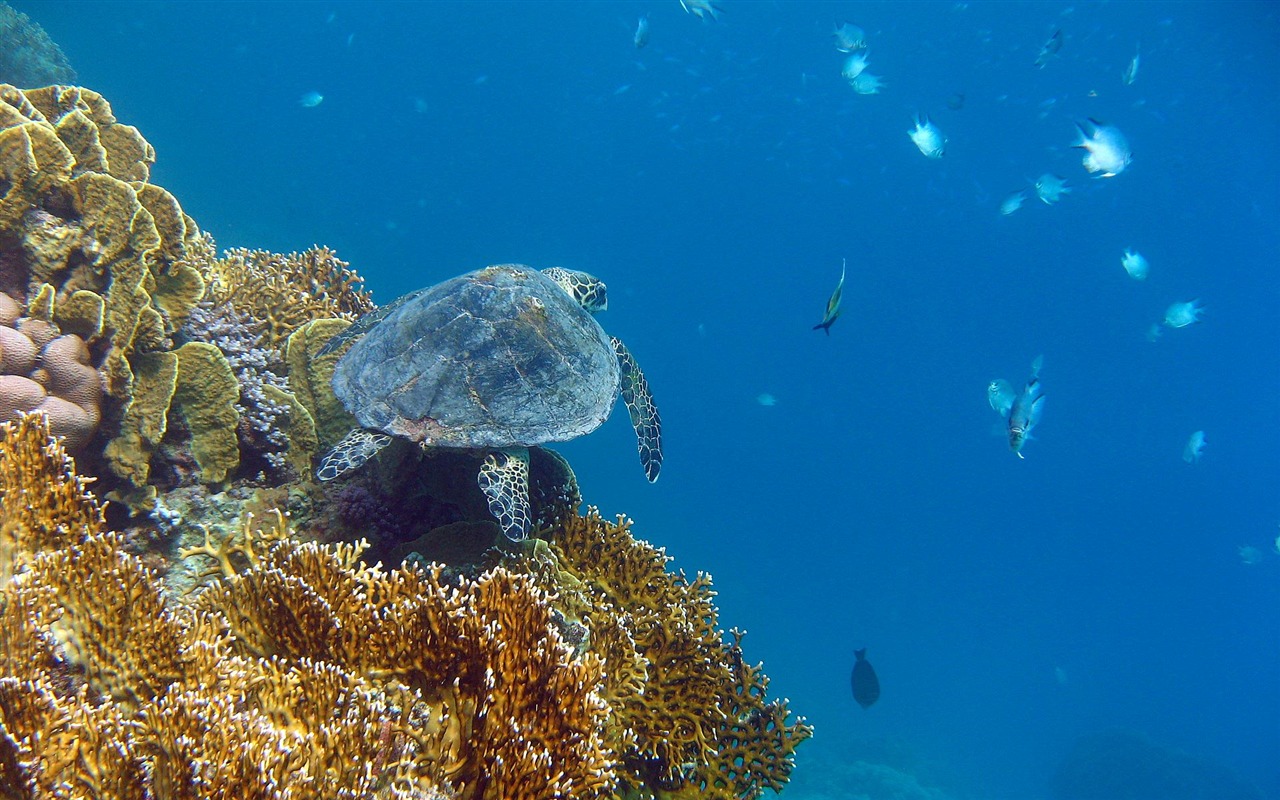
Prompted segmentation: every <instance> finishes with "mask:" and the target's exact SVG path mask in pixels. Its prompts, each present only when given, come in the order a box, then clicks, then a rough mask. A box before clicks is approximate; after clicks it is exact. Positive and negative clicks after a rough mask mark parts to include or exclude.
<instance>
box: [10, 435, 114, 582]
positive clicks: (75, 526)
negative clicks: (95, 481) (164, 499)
mask: <svg viewBox="0 0 1280 800" xmlns="http://www.w3.org/2000/svg"><path fill="white" fill-rule="evenodd" d="M103 524H104V523H103V519H102V510H101V508H99V506H98V504H97V501H96V500H95V499H94V498H93V497H92V495H90V494H89V491H88V482H87V481H86V480H85V479H84V478H81V477H80V476H79V475H77V474H76V473H75V465H74V463H73V462H72V460H71V458H70V457H69V456H68V455H67V454H66V451H65V450H63V448H62V445H61V444H59V443H58V442H57V441H56V440H55V439H53V438H52V437H51V436H50V435H49V421H48V419H47V418H46V417H44V416H43V415H41V414H25V415H23V416H21V417H19V418H18V419H17V420H14V421H12V422H5V423H2V424H0V586H3V585H4V584H5V583H7V579H8V576H9V575H11V574H12V571H11V570H12V569H13V568H14V567H16V566H18V565H20V564H21V563H23V562H24V561H25V560H26V558H27V557H28V556H29V555H30V554H33V553H36V552H39V551H41V550H46V549H63V548H67V547H69V546H71V545H72V544H74V543H76V542H79V541H80V540H81V539H83V538H84V537H85V536H86V535H87V534H88V533H92V532H96V531H98V530H101V528H102V527H103Z"/></svg>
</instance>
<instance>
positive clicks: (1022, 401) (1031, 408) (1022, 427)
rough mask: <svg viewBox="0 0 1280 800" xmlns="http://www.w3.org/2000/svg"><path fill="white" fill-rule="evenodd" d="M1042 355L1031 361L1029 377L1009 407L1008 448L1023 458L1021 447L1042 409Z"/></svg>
mask: <svg viewBox="0 0 1280 800" xmlns="http://www.w3.org/2000/svg"><path fill="white" fill-rule="evenodd" d="M1043 365H1044V356H1038V357H1037V358H1036V360H1035V361H1033V362H1032V363H1031V379H1030V380H1028V381H1027V385H1026V386H1025V387H1023V389H1022V391H1021V392H1020V393H1019V394H1018V396H1017V397H1016V398H1015V399H1014V401H1013V406H1012V407H1010V409H1009V449H1010V450H1012V451H1013V452H1014V453H1017V455H1018V458H1023V457H1024V456H1023V455H1022V448H1023V446H1024V445H1025V444H1026V443H1027V440H1028V439H1030V438H1031V431H1032V429H1034V428H1035V426H1036V425H1038V424H1039V422H1040V414H1041V412H1043V411H1044V389H1043V388H1042V387H1041V386H1040V367H1041V366H1043Z"/></svg>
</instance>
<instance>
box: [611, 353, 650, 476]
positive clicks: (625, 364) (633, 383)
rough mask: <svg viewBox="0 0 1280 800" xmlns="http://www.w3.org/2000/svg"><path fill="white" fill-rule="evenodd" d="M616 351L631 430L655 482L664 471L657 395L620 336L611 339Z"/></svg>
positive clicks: (642, 463)
mask: <svg viewBox="0 0 1280 800" xmlns="http://www.w3.org/2000/svg"><path fill="white" fill-rule="evenodd" d="M610 341H611V342H612V343H613V352H614V353H615V354H617V356H618V366H619V367H621V368H622V400H623V402H625V403H626V404H627V413H629V414H630V415H631V427H633V428H635V429H636V446H637V447H638V448H639V450H640V465H641V466H643V467H644V474H645V477H647V478H648V479H649V482H650V483H653V482H654V481H656V480H657V479H658V473H659V472H661V471H662V418H661V417H659V416H658V407H657V406H656V405H654V402H653V393H652V392H650V391H649V382H648V381H647V380H645V378H644V373H643V372H641V371H640V365H639V364H637V363H636V359H635V357H634V356H632V355H631V351H630V350H628V349H627V346H626V345H625V344H623V343H622V342H621V341H620V340H619V339H618V338H617V337H611V338H610Z"/></svg>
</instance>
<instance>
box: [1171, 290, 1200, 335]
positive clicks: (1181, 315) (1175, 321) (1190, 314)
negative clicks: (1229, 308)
mask: <svg viewBox="0 0 1280 800" xmlns="http://www.w3.org/2000/svg"><path fill="white" fill-rule="evenodd" d="M1202 314H1204V306H1202V305H1200V298H1198V297H1197V298H1196V299H1195V300H1188V301H1187V302H1185V303H1174V304H1173V305H1171V306H1169V307H1168V308H1167V309H1165V312H1164V324H1165V325H1167V326H1168V327H1170V328H1185V327H1187V326H1188V325H1194V324H1196V323H1197V322H1199V321H1200V315H1202Z"/></svg>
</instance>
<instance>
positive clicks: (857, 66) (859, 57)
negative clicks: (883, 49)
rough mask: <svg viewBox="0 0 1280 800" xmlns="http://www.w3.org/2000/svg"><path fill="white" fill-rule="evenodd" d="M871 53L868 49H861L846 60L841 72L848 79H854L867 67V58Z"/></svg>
mask: <svg viewBox="0 0 1280 800" xmlns="http://www.w3.org/2000/svg"><path fill="white" fill-rule="evenodd" d="M870 55H871V53H870V52H869V51H867V50H859V51H857V52H856V53H854V54H853V55H851V56H849V57H848V58H846V59H845V60H844V67H843V68H842V69H841V70H840V74H841V75H843V76H844V79H845V80H847V81H851V80H854V79H855V78H857V77H858V76H859V75H861V74H862V73H863V71H864V70H865V69H866V68H867V63H868V62H867V59H868V58H869V57H870Z"/></svg>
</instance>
